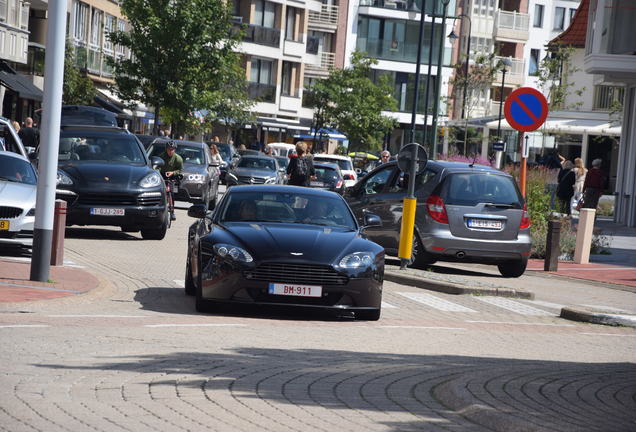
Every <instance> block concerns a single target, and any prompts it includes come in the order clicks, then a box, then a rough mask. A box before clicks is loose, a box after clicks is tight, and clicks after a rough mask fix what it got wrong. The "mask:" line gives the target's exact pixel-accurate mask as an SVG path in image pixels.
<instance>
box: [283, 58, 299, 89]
mask: <svg viewBox="0 0 636 432" xmlns="http://www.w3.org/2000/svg"><path fill="white" fill-rule="evenodd" d="M293 73H294V68H293V66H292V64H291V62H287V61H284V62H283V76H282V82H281V94H282V95H283V96H296V95H295V94H294V93H295V92H294V91H293V89H292V74H293Z"/></svg>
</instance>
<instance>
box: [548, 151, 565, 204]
mask: <svg viewBox="0 0 636 432" xmlns="http://www.w3.org/2000/svg"><path fill="white" fill-rule="evenodd" d="M557 155H558V153H557V151H556V150H553V151H552V152H551V153H550V154H548V155H547V156H546V157H545V159H544V164H545V168H546V170H547V178H546V182H545V191H546V192H547V193H549V194H550V210H554V209H555V208H556V189H557V186H558V185H559V172H561V168H562V166H561V161H560V160H559V158H558V157H557Z"/></svg>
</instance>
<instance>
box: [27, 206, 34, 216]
mask: <svg viewBox="0 0 636 432" xmlns="http://www.w3.org/2000/svg"><path fill="white" fill-rule="evenodd" d="M26 215H27V216H35V207H33V208H32V209H31V210H29V212H28V213H27V214H26Z"/></svg>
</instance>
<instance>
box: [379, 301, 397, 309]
mask: <svg viewBox="0 0 636 432" xmlns="http://www.w3.org/2000/svg"><path fill="white" fill-rule="evenodd" d="M382 307H383V308H385V309H397V306H393V305H392V304H391V303H387V302H382Z"/></svg>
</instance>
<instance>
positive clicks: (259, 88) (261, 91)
mask: <svg viewBox="0 0 636 432" xmlns="http://www.w3.org/2000/svg"><path fill="white" fill-rule="evenodd" d="M247 94H248V96H249V97H250V99H254V100H256V101H260V102H274V101H275V100H276V86H275V85H273V84H261V83H257V82H249V83H247Z"/></svg>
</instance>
